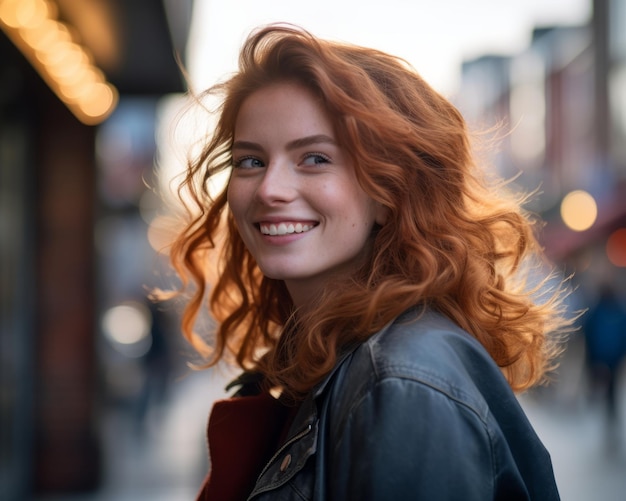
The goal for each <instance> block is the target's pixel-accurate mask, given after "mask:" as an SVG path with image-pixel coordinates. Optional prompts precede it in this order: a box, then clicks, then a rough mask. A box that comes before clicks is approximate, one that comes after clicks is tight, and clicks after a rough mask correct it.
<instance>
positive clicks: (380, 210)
mask: <svg viewBox="0 0 626 501" xmlns="http://www.w3.org/2000/svg"><path fill="white" fill-rule="evenodd" d="M374 210H375V214H374V221H376V224H378V225H379V226H383V225H384V224H385V223H386V222H387V219H388V216H389V209H387V207H385V206H384V205H383V204H381V203H378V202H376V207H375V208H374Z"/></svg>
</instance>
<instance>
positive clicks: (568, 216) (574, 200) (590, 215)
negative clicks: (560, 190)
mask: <svg viewBox="0 0 626 501" xmlns="http://www.w3.org/2000/svg"><path fill="white" fill-rule="evenodd" d="M561 217H562V218H563V222H564V223H565V224H566V225H567V227H568V228H570V229H572V230H574V231H585V230H588V229H589V228H591V227H592V226H593V223H595V222H596V218H597V217H598V206H597V204H596V201H595V199H594V198H593V197H592V196H591V195H590V194H589V193H587V192H586V191H583V190H575V191H572V192H570V193H568V194H567V195H566V196H565V197H564V198H563V201H562V202H561Z"/></svg>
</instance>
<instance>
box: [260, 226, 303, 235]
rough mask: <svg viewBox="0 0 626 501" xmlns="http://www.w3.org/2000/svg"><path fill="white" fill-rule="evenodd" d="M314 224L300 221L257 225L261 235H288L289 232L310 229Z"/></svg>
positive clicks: (301, 231)
mask: <svg viewBox="0 0 626 501" xmlns="http://www.w3.org/2000/svg"><path fill="white" fill-rule="evenodd" d="M314 226H315V225H313V224H302V223H279V224H264V223H261V224H260V225H259V227H260V229H261V233H263V235H271V236H274V235H290V234H291V233H305V232H307V231H309V230H311V229H312V228H313V227H314Z"/></svg>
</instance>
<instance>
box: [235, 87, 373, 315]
mask: <svg viewBox="0 0 626 501" xmlns="http://www.w3.org/2000/svg"><path fill="white" fill-rule="evenodd" d="M232 156H233V171H232V174H231V178H230V182H229V185H228V203H229V206H230V209H231V212H232V214H233V216H234V219H235V222H236V224H237V228H238V230H239V233H240V235H241V237H242V239H243V241H244V243H245V244H246V246H247V248H248V250H249V251H250V253H251V254H252V255H253V256H254V258H255V260H256V262H257V263H258V265H259V267H260V269H261V271H262V272H263V273H264V274H265V275H266V276H267V277H270V278H274V279H278V280H284V281H285V284H286V286H287V289H288V290H289V293H290V294H291V297H292V300H293V301H294V303H295V304H296V305H302V304H304V303H305V302H306V301H307V300H308V298H310V297H311V295H312V294H314V293H315V292H317V291H319V290H320V289H321V288H322V287H323V286H324V284H325V283H326V282H327V281H328V279H329V278H331V277H334V276H336V275H337V274H345V273H350V272H351V271H353V270H354V269H355V268H356V267H357V266H358V265H359V264H360V263H361V262H362V258H363V257H364V256H365V255H366V253H367V251H368V249H369V247H370V246H371V234H372V228H373V227H374V224H375V223H376V222H378V223H382V222H383V217H382V212H381V209H380V208H379V206H378V205H377V204H375V203H374V201H373V200H372V199H371V198H370V197H369V196H368V195H367V194H366V193H365V192H364V191H363V189H362V188H361V187H360V186H359V184H358V182H357V180H356V176H355V173H354V168H353V166H352V164H351V161H350V158H349V156H348V155H347V154H346V152H345V151H344V150H343V149H342V148H341V146H340V145H339V144H338V143H337V140H336V138H335V135H334V131H333V125H332V122H331V120H330V118H329V116H328V114H327V112H326V110H325V109H324V108H323V107H322V106H321V104H320V102H319V100H318V99H316V97H315V96H314V94H312V93H311V92H310V91H309V90H307V89H306V88H304V87H302V86H299V85H297V84H293V83H277V84H273V85H270V86H269V87H265V88H263V89H260V90H258V91H256V92H254V93H253V94H252V95H251V96H249V97H248V98H247V99H246V100H245V101H244V102H243V105H242V107H241V109H240V111H239V114H238V116H237V121H236V124H235V132H234V142H233V148H232Z"/></svg>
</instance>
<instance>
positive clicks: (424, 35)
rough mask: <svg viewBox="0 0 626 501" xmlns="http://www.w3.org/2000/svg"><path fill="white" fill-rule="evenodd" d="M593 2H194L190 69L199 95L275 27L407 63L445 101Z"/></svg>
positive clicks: (573, 20)
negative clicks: (462, 80) (463, 73)
mask: <svg viewBox="0 0 626 501" xmlns="http://www.w3.org/2000/svg"><path fill="white" fill-rule="evenodd" d="M590 15H591V0H471V1H469V0H381V1H373V0H343V1H342V0H309V1H300V0H230V1H224V0H195V12H194V19H193V24H192V30H191V34H190V43H189V52H188V59H187V61H188V69H189V71H190V76H191V80H192V82H193V83H194V85H195V86H196V89H197V90H199V89H202V88H205V87H208V86H209V85H211V84H213V83H215V82H216V81H217V80H219V79H221V78H223V77H224V76H225V75H226V74H228V73H230V72H232V71H234V70H235V69H236V65H237V53H238V50H239V48H240V46H241V44H242V42H243V41H244V40H245V38H246V36H247V35H248V33H249V32H250V31H251V30H252V29H254V28H255V27H257V26H259V25H263V24H268V23H272V22H289V23H294V24H298V25H300V26H302V27H304V28H306V29H307V30H309V31H311V32H312V33H313V34H315V35H318V36H320V37H323V38H331V39H336V40H343V41H346V42H351V43H356V44H359V45H364V46H369V47H374V48H377V49H381V50H384V51H386V52H389V53H392V54H394V55H398V56H401V57H404V58H405V59H407V60H408V61H409V62H410V63H411V64H413V66H415V68H416V69H417V70H418V72H420V73H421V74H422V76H423V77H424V78H425V79H426V80H427V81H428V82H429V83H430V84H431V85H433V86H434V87H435V88H436V89H438V90H439V91H441V92H443V93H444V94H447V95H451V94H453V93H454V92H455V90H456V88H457V86H458V82H459V71H460V64H461V62H462V60H463V59H467V58H471V57H475V56H479V55H482V54H485V53H498V54H514V53H515V52H517V51H520V50H522V49H523V48H525V47H526V46H527V45H528V42H529V40H530V35H531V31H532V28H533V27H534V26H536V25H541V26H544V25H548V24H582V23H585V22H587V21H588V20H589V18H590Z"/></svg>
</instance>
